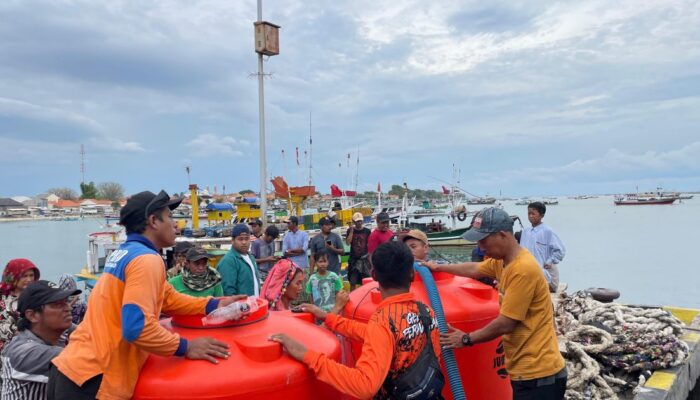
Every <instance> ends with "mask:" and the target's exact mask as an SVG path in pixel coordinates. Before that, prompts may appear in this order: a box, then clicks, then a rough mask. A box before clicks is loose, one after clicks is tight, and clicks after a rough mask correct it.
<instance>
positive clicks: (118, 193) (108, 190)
mask: <svg viewBox="0 0 700 400" xmlns="http://www.w3.org/2000/svg"><path fill="white" fill-rule="evenodd" d="M46 192H47V193H53V194H55V195H56V196H58V197H60V198H62V199H64V200H78V199H79V198H80V199H97V200H111V201H119V200H121V199H122V198H124V187H123V186H122V185H121V184H120V183H117V182H102V183H99V184H95V182H88V183H85V182H83V183H81V184H80V196H78V193H77V192H76V191H75V190H73V189H72V188H69V187H55V188H50V189H48V190H47V191H46Z"/></svg>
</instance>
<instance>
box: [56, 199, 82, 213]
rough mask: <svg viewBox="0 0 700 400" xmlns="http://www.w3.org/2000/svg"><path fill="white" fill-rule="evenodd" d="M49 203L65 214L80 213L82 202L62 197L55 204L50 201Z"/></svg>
mask: <svg viewBox="0 0 700 400" xmlns="http://www.w3.org/2000/svg"><path fill="white" fill-rule="evenodd" d="M49 205H50V206H52V208H53V209H54V210H58V211H62V212H63V213H64V214H78V213H80V203H78V202H77V201H73V200H63V199H60V200H58V201H56V202H55V203H53V204H51V203H49Z"/></svg>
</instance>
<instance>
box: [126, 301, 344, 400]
mask: <svg viewBox="0 0 700 400" xmlns="http://www.w3.org/2000/svg"><path fill="white" fill-rule="evenodd" d="M257 301H258V304H259V305H260V308H259V309H258V310H257V311H255V312H254V313H252V314H251V315H250V316H248V317H247V318H246V319H244V320H241V321H236V322H231V323H226V324H222V325H220V326H217V327H215V328H210V327H203V326H202V323H201V318H202V316H201V315H200V316H175V317H173V318H172V320H171V319H167V320H164V321H163V322H162V324H163V326H165V327H166V328H167V329H168V330H171V331H173V332H177V333H179V334H180V335H182V336H183V337H185V338H187V339H195V338H198V337H202V336H209V337H213V338H215V339H218V340H221V341H223V342H226V343H228V344H229V345H230V349H229V351H230V352H231V355H230V356H229V358H228V359H226V360H223V359H220V360H219V364H212V363H210V362H208V361H204V360H188V359H185V358H180V357H160V356H155V355H151V356H149V358H148V360H147V361H146V364H145V365H144V366H143V369H142V370H141V374H140V376H139V380H138V383H137V384H136V390H135V391H134V397H133V399H140V400H147V399H148V400H153V399H163V400H176V399H208V400H223V399H227V400H233V399H247V400H263V399H271V398H281V399H284V400H295V399H311V398H321V399H340V398H343V396H342V395H341V394H340V393H338V392H337V391H336V390H334V389H333V388H331V387H330V386H328V385H327V384H325V383H323V382H320V381H318V380H316V378H315V376H314V374H313V372H312V371H311V370H309V369H308V368H307V367H306V366H305V365H304V364H302V363H300V362H297V361H295V360H294V359H292V358H291V357H289V356H288V355H286V354H284V351H283V350H282V346H281V345H280V344H279V343H276V342H271V341H269V340H268V338H269V337H270V335H271V334H273V333H279V332H282V333H286V334H288V335H290V336H292V337H294V338H295V339H297V340H299V341H300V342H301V343H303V344H304V345H305V346H306V347H307V348H309V349H314V350H316V351H319V352H322V353H325V354H327V355H328V356H329V357H331V358H332V359H334V360H336V361H340V360H341V350H340V343H339V342H338V339H337V338H336V336H335V335H333V334H332V333H331V332H329V331H328V330H326V329H324V328H321V327H319V326H316V325H315V324H314V323H313V320H312V318H313V317H312V316H311V315H310V314H306V313H303V314H293V313H291V312H288V311H274V312H270V313H268V310H267V301H266V300H262V299H257Z"/></svg>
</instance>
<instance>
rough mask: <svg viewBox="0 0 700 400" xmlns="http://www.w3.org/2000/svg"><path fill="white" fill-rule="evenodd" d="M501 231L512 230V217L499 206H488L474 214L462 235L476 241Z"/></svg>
mask: <svg viewBox="0 0 700 400" xmlns="http://www.w3.org/2000/svg"><path fill="white" fill-rule="evenodd" d="M503 231H507V232H512V231H513V219H512V218H511V217H510V215H508V213H507V212H505V211H503V210H501V209H500V208H496V207H488V208H484V209H483V210H481V211H479V212H478V213H477V214H476V215H475V216H474V221H472V226H471V227H470V228H469V230H468V231H466V232H465V233H464V235H462V237H463V238H464V239H465V240H468V241H470V242H478V241H479V240H481V239H483V238H485V237H486V236H488V235H490V234H492V233H496V232H503Z"/></svg>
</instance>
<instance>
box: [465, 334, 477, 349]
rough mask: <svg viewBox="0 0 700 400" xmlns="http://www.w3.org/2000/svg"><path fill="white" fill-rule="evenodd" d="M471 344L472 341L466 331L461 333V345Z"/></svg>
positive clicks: (468, 345) (467, 345)
mask: <svg viewBox="0 0 700 400" xmlns="http://www.w3.org/2000/svg"><path fill="white" fill-rule="evenodd" d="M473 344H474V343H472V338H471V337H470V336H469V334H468V333H465V334H464V335H462V346H466V347H470V346H471V345H473Z"/></svg>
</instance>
